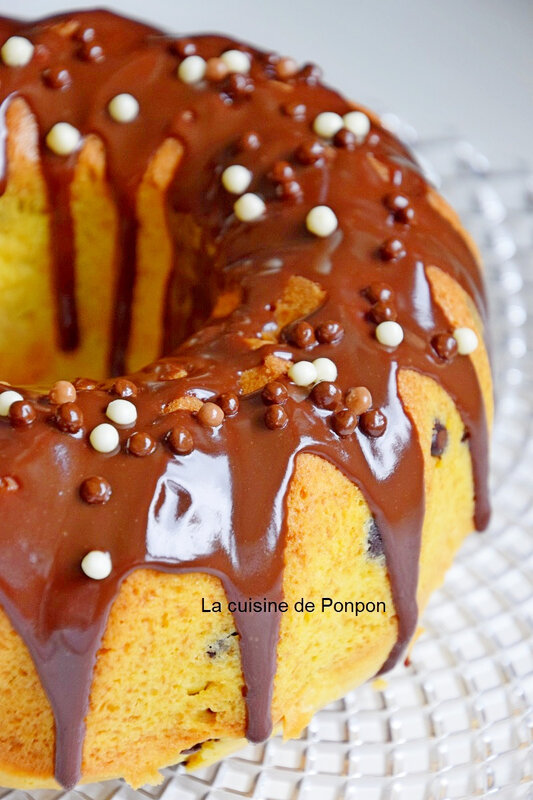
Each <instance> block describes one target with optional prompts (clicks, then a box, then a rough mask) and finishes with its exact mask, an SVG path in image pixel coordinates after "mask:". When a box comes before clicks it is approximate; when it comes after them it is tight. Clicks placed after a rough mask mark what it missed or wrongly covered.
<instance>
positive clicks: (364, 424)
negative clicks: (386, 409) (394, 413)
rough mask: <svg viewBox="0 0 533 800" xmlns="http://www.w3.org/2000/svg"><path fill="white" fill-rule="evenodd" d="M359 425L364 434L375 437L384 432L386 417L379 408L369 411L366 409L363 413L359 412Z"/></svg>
mask: <svg viewBox="0 0 533 800" xmlns="http://www.w3.org/2000/svg"><path fill="white" fill-rule="evenodd" d="M359 426H360V428H361V430H362V431H363V433H364V434H366V436H370V438H372V439H377V438H378V437H379V436H383V434H384V433H385V429H386V427H387V417H386V416H385V414H384V413H383V412H382V411H380V410H379V408H374V409H372V410H371V411H366V412H365V413H364V414H361V416H360V417H359Z"/></svg>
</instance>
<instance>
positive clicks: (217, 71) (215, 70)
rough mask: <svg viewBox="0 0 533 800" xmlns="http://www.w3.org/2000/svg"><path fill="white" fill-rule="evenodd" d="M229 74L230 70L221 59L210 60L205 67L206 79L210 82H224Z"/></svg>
mask: <svg viewBox="0 0 533 800" xmlns="http://www.w3.org/2000/svg"><path fill="white" fill-rule="evenodd" d="M227 74H228V68H227V66H226V65H225V64H224V62H223V61H222V59H221V58H208V59H207V63H206V67H205V77H206V78H207V80H208V81H215V82H217V81H223V80H224V78H225V77H226V76H227Z"/></svg>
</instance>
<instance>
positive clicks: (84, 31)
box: [72, 26, 96, 42]
mask: <svg viewBox="0 0 533 800" xmlns="http://www.w3.org/2000/svg"><path fill="white" fill-rule="evenodd" d="M95 35H96V34H95V31H94V28H82V27H81V26H80V27H79V28H77V29H76V30H75V31H74V34H73V36H72V38H73V39H75V40H76V41H77V42H92V40H93V39H94V37H95Z"/></svg>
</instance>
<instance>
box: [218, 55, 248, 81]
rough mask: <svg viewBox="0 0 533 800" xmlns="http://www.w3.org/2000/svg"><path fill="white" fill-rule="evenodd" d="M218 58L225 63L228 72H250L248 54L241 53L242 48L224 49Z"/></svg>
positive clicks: (244, 73)
mask: <svg viewBox="0 0 533 800" xmlns="http://www.w3.org/2000/svg"><path fill="white" fill-rule="evenodd" d="M220 58H221V60H222V61H223V62H224V64H225V65H226V67H227V69H228V72H239V73H241V74H242V75H246V73H247V72H250V66H251V62H250V56H249V55H248V53H243V52H242V50H226V52H225V53H222V55H221V56H220Z"/></svg>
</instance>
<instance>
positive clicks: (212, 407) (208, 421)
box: [196, 402, 224, 428]
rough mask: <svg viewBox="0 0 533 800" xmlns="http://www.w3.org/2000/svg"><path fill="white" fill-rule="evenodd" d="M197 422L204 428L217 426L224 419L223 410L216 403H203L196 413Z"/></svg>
mask: <svg viewBox="0 0 533 800" xmlns="http://www.w3.org/2000/svg"><path fill="white" fill-rule="evenodd" d="M196 416H197V418H198V422H200V424H201V425H203V426H204V427H206V428H218V426H219V425H222V423H223V421H224V412H223V411H222V409H221V408H220V406H217V404H216V403H211V402H207V403H204V404H203V406H202V407H201V409H200V410H199V411H198V414H197V415H196Z"/></svg>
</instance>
